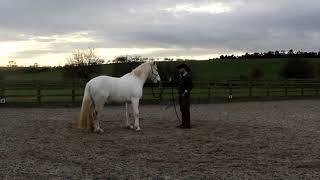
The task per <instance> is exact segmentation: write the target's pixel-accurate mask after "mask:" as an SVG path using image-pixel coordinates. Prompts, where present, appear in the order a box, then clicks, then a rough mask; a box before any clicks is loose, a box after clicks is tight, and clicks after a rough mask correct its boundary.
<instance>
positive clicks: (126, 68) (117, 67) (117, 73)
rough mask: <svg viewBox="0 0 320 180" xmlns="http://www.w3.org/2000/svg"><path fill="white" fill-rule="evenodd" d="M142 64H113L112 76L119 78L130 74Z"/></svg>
mask: <svg viewBox="0 0 320 180" xmlns="http://www.w3.org/2000/svg"><path fill="white" fill-rule="evenodd" d="M141 63H142V62H122V63H114V64H113V65H112V76H114V77H121V76H123V75H125V74H127V73H129V72H131V71H132V70H133V69H134V68H136V67H138V66H139V65H140V64H141Z"/></svg>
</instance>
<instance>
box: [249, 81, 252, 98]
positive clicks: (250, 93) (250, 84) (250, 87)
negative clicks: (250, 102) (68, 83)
mask: <svg viewBox="0 0 320 180" xmlns="http://www.w3.org/2000/svg"><path fill="white" fill-rule="evenodd" d="M249 97H252V82H251V81H249Z"/></svg>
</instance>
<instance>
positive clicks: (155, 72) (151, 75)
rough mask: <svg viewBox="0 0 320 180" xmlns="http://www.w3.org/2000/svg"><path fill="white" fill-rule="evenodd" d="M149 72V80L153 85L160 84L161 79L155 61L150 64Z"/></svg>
mask: <svg viewBox="0 0 320 180" xmlns="http://www.w3.org/2000/svg"><path fill="white" fill-rule="evenodd" d="M150 66H151V70H150V73H149V79H151V80H152V81H153V82H154V83H158V82H161V78H160V76H159V72H158V67H157V64H156V62H155V61H153V62H150Z"/></svg>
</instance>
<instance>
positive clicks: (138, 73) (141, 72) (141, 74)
mask: <svg viewBox="0 0 320 180" xmlns="http://www.w3.org/2000/svg"><path fill="white" fill-rule="evenodd" d="M131 74H132V75H133V76H135V78H137V79H138V81H139V82H140V83H141V85H142V86H143V85H144V84H145V82H146V81H147V79H148V74H149V72H148V71H147V69H144V68H143V67H138V68H137V69H134V70H133V71H132V72H131Z"/></svg>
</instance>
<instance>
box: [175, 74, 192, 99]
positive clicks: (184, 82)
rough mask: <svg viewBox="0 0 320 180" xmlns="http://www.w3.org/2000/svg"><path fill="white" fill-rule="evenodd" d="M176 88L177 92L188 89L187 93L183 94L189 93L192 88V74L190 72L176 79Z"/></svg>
mask: <svg viewBox="0 0 320 180" xmlns="http://www.w3.org/2000/svg"><path fill="white" fill-rule="evenodd" d="M176 85H177V89H178V92H179V94H184V93H185V90H187V91H188V93H187V94H185V95H190V92H191V90H192V88H193V83H192V76H191V74H190V73H188V74H186V75H185V76H181V77H180V78H179V79H178V80H177V81H176Z"/></svg>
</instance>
